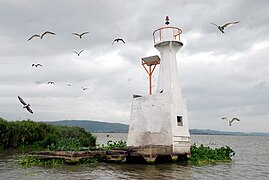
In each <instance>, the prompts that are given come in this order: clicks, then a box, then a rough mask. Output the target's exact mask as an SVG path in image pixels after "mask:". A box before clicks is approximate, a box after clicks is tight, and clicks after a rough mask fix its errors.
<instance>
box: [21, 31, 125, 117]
mask: <svg viewBox="0 0 269 180" xmlns="http://www.w3.org/2000/svg"><path fill="white" fill-rule="evenodd" d="M89 33H90V32H89V31H84V32H82V33H77V32H73V33H71V35H74V36H77V37H78V38H79V39H82V38H83V37H84V36H85V35H87V34H89ZM49 35H50V36H56V33H55V32H52V31H45V32H43V33H42V34H33V35H32V36H30V37H29V38H28V39H27V41H29V42H31V41H33V40H34V39H43V38H44V37H45V36H49ZM119 41H121V42H122V43H124V44H125V41H124V40H123V39H122V38H116V39H114V40H113V43H112V44H114V42H119ZM83 51H84V50H80V51H73V52H74V53H75V54H76V55H77V56H80V55H81V53H82V52H83ZM31 66H32V67H35V68H37V67H43V65H42V64H40V63H32V65H31ZM38 82H39V81H38ZM39 84H40V83H39ZM46 84H48V85H55V84H56V83H55V82H54V81H48V82H47V83H46ZM66 86H68V87H71V84H69V83H67V84H66ZM81 89H82V90H83V91H86V90H88V89H89V88H87V87H81ZM18 99H19V101H20V102H21V103H22V104H23V108H25V109H27V111H28V112H30V113H31V114H33V111H32V109H31V108H30V104H27V103H25V101H24V100H23V99H22V98H21V97H20V96H18Z"/></svg>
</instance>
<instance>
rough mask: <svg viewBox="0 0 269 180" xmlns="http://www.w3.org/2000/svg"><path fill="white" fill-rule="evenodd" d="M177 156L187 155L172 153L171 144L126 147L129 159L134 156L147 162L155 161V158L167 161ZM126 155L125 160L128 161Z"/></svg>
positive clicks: (184, 154) (185, 154) (173, 159)
mask: <svg viewBox="0 0 269 180" xmlns="http://www.w3.org/2000/svg"><path fill="white" fill-rule="evenodd" d="M179 156H186V158H187V157H188V156H189V154H187V153H185V152H184V153H181V154H180V153H179V154H174V153H173V146H164V145H149V146H139V147H133V146H129V147H128V157H129V159H132V160H134V159H135V157H137V158H140V160H139V161H140V162H141V158H143V159H144V161H145V162H147V163H148V164H152V163H155V162H156V161H157V160H161V161H160V162H162V161H165V162H169V161H177V160H178V157H179ZM128 157H127V161H128Z"/></svg>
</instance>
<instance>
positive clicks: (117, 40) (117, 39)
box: [112, 38, 125, 45]
mask: <svg viewBox="0 0 269 180" xmlns="http://www.w3.org/2000/svg"><path fill="white" fill-rule="evenodd" d="M115 41H116V42H119V41H121V42H123V43H124V44H125V41H124V40H123V39H122V38H116V39H114V41H113V42H112V45H113V44H114V42H115Z"/></svg>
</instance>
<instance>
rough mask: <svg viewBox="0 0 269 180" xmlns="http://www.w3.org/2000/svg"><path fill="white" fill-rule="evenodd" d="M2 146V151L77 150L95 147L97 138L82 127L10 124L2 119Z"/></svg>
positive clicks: (29, 122)
mask: <svg viewBox="0 0 269 180" xmlns="http://www.w3.org/2000/svg"><path fill="white" fill-rule="evenodd" d="M0 144H1V147H0V148H2V149H8V148H16V149H22V150H24V149H30V150H33V149H35V150H38V149H40V150H41V149H46V148H48V149H49V150H77V148H80V147H95V145H96V137H94V136H92V134H91V133H89V132H86V130H85V129H84V128H80V127H67V126H54V125H50V124H46V123H42V122H33V121H31V120H23V121H11V122H8V121H6V120H4V119H2V118H0Z"/></svg>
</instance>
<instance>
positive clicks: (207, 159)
mask: <svg viewBox="0 0 269 180" xmlns="http://www.w3.org/2000/svg"><path fill="white" fill-rule="evenodd" d="M233 155H234V151H233V150H232V149H231V148H230V147H228V146H225V147H221V148H215V149H213V148H210V147H205V146H203V145H201V146H200V147H197V146H196V144H194V145H192V146H191V157H190V158H189V159H188V162H189V163H191V164H195V165H201V164H209V163H217V162H225V161H231V160H232V156H233Z"/></svg>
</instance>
